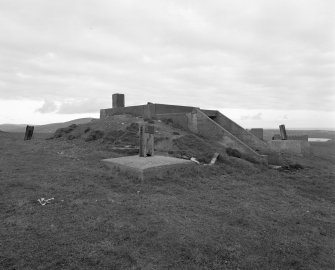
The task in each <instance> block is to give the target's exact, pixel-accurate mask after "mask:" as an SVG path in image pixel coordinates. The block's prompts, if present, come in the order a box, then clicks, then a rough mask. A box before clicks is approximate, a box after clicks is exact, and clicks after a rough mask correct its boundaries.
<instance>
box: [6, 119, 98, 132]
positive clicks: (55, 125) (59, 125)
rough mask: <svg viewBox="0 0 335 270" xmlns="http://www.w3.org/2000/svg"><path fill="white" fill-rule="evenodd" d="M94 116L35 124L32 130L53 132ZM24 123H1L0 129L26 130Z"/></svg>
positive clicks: (10, 130) (86, 121)
mask: <svg viewBox="0 0 335 270" xmlns="http://www.w3.org/2000/svg"><path fill="white" fill-rule="evenodd" d="M94 119H95V118H80V119H75V120H71V121H67V122H63V123H52V124H46V125H36V126H35V129H34V132H37V133H53V132H55V131H56V130H57V129H59V128H63V127H67V126H69V125H72V124H84V123H88V122H90V121H92V120H94ZM26 126H27V125H26V124H2V125H0V129H1V130H3V131H7V132H25V130H26Z"/></svg>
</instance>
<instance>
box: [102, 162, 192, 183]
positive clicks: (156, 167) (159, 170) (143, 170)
mask: <svg viewBox="0 0 335 270" xmlns="http://www.w3.org/2000/svg"><path fill="white" fill-rule="evenodd" d="M102 162H103V163H104V164H105V165H106V166H107V167H109V168H110V169H112V171H114V172H116V173H117V172H120V173H122V174H125V175H128V176H130V177H135V178H137V179H140V180H142V181H144V180H148V179H152V178H159V177H164V176H167V175H169V174H170V173H173V172H176V171H187V170H191V169H192V168H193V167H194V166H196V165H195V163H194V162H192V161H190V160H185V159H180V158H174V157H166V156H152V157H139V156H127V157H120V158H109V159H103V160H102Z"/></svg>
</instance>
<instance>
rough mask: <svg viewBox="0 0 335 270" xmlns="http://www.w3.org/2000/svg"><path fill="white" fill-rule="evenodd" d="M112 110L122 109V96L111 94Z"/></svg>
mask: <svg viewBox="0 0 335 270" xmlns="http://www.w3.org/2000/svg"><path fill="white" fill-rule="evenodd" d="M112 98H113V108H123V107H124V94H113V96H112Z"/></svg>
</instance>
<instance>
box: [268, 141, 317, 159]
mask: <svg viewBox="0 0 335 270" xmlns="http://www.w3.org/2000/svg"><path fill="white" fill-rule="evenodd" d="M269 146H270V149H271V150H273V151H276V152H278V153H288V154H296V155H300V156H308V155H310V154H311V147H310V143H309V142H307V141H302V140H301V141H298V140H273V141H269Z"/></svg>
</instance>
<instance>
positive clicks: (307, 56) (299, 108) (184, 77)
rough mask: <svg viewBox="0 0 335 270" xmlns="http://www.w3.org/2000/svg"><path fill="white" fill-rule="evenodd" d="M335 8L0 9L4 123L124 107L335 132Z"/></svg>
mask: <svg viewBox="0 0 335 270" xmlns="http://www.w3.org/2000/svg"><path fill="white" fill-rule="evenodd" d="M334 18H335V1H334V0H316V1H311V0H287V1H286V0H264V1H261V0H253V1H250V0H246V1H237V0H230V1H226V0H208V1H204V0H189V1H186V0H175V1H173V0H166V1H159V0H149V1H148V0H141V1H140V0H136V1H135V0H133V1H129V0H120V1H116V0H106V1H103V0H92V1H91V0H77V1H76V0H39V1H37V0H20V1H19V0H0V33H1V35H0V123H31V124H43V123H51V122H59V121H65V120H71V119H75V118H80V117H87V116H93V117H98V112H99V109H100V108H108V107H111V105H112V94H113V93H117V92H119V93H124V94H125V95H126V105H136V104H145V103H147V102H148V101H150V102H154V103H167V104H178V105H191V106H196V107H201V108H209V109H219V110H220V111H221V112H222V113H224V114H225V115H227V116H228V117H230V118H232V119H233V120H235V121H236V122H238V123H239V124H241V125H243V126H245V127H274V128H277V127H278V125H279V124H282V123H285V124H286V126H287V127H291V128H303V127H307V128H335V106H334V104H335V90H334V86H335V76H334V75H335V50H334V49H335V42H334V41H335V38H334V37H335V19H334Z"/></svg>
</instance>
